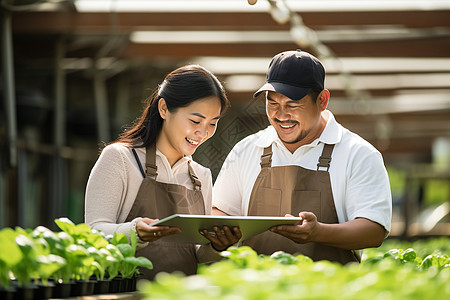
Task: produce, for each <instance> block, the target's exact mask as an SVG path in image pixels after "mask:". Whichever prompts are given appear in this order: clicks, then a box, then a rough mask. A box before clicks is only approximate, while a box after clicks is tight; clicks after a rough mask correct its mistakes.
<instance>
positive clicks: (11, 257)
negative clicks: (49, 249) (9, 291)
mask: <svg viewBox="0 0 450 300" xmlns="http://www.w3.org/2000/svg"><path fill="white" fill-rule="evenodd" d="M16 236H17V234H16V233H15V232H14V230H13V229H11V228H4V229H2V230H1V231H0V285H2V286H3V287H5V288H8V287H9V285H10V283H11V279H10V276H9V271H10V269H11V267H12V266H14V265H16V264H18V263H19V262H20V261H21V260H22V258H23V254H22V251H20V249H19V246H18V245H17V244H16V241H15V239H16Z"/></svg>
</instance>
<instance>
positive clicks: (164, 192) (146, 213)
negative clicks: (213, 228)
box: [126, 145, 205, 280]
mask: <svg viewBox="0 0 450 300" xmlns="http://www.w3.org/2000/svg"><path fill="white" fill-rule="evenodd" d="M133 153H134V155H135V157H136V160H137V162H138V164H139V167H140V169H141V173H142V176H143V177H144V179H143V180H142V183H141V186H140V188H139V191H138V194H137V196H136V200H135V201H134V204H133V206H132V208H131V210H130V213H129V214H128V217H127V219H126V222H129V221H131V220H133V219H135V218H137V217H147V218H151V219H162V218H165V217H168V216H170V215H172V214H199V215H204V214H205V204H204V201H203V195H202V192H201V182H200V180H198V178H197V176H196V175H195V173H194V170H193V168H192V167H191V165H190V163H188V171H189V176H190V177H191V180H192V184H193V186H194V189H193V190H190V189H188V188H186V187H184V186H182V185H178V184H170V183H162V182H158V181H156V177H157V175H158V173H157V167H156V148H155V146H154V145H153V146H150V147H147V149H146V162H145V166H146V171H145V173H144V170H143V169H142V165H141V163H140V161H139V159H138V157H137V154H136V152H135V151H134V149H133ZM136 256H145V257H147V258H148V259H150V260H151V262H152V263H153V270H148V269H145V268H143V269H141V270H140V271H141V273H143V278H145V279H149V280H151V279H153V278H154V277H155V275H156V274H157V273H159V272H168V273H171V272H174V271H181V272H183V273H185V274H186V275H191V274H195V273H197V265H198V261H197V257H196V254H195V245H192V244H183V243H174V242H165V241H164V238H161V239H159V240H157V241H155V242H150V243H149V244H148V245H147V246H146V247H144V248H142V249H140V250H138V251H136Z"/></svg>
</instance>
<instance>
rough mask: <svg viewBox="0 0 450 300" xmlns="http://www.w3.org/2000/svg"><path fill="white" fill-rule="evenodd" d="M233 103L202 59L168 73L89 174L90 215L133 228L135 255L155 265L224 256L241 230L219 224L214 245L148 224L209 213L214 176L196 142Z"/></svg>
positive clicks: (106, 226)
mask: <svg viewBox="0 0 450 300" xmlns="http://www.w3.org/2000/svg"><path fill="white" fill-rule="evenodd" d="M228 106H229V101H228V99H227V97H226V94H225V91H224V89H223V87H222V85H221V84H220V82H219V81H218V80H217V78H216V77H215V76H214V75H213V74H212V73H210V72H209V71H207V70H206V69H204V68H203V67H201V66H198V65H188V66H184V67H181V68H178V69H176V70H174V71H172V72H171V73H169V74H168V75H167V76H166V78H165V79H164V81H163V83H162V84H161V85H160V86H159V88H158V90H157V91H155V93H154V94H153V96H152V97H151V98H150V101H149V102H148V104H147V106H146V108H145V110H144V112H143V114H142V115H141V117H140V118H139V119H138V121H137V123H136V124H135V125H134V126H133V127H131V128H130V129H128V130H127V131H125V132H124V133H123V134H122V135H121V136H120V137H119V138H118V139H117V141H115V142H114V143H112V144H110V145H108V146H106V147H105V148H104V149H103V151H102V153H101V155H100V157H99V159H98V161H97V162H96V164H95V166H94V167H93V169H92V171H91V174H90V176H89V180H88V184H87V188H86V198H85V201H86V205H85V221H86V223H87V224H89V225H90V226H91V227H92V228H93V229H97V230H101V231H102V232H104V233H105V234H112V233H114V232H117V233H124V234H126V235H127V236H129V234H130V230H131V229H133V230H135V231H136V233H137V235H138V238H139V241H140V243H141V244H142V245H140V246H141V247H140V249H139V250H138V251H137V253H136V255H137V256H146V257H147V258H149V259H150V260H151V261H152V262H153V265H154V269H153V270H146V269H145V270H142V271H143V273H144V278H146V279H152V278H153V277H154V276H155V275H156V274H157V273H158V272H161V271H164V272H173V271H182V272H184V273H185V274H186V275H190V274H195V273H196V272H197V264H198V263H205V262H211V261H214V260H218V259H220V256H219V255H218V251H221V250H224V249H226V248H227V247H228V246H229V245H231V244H234V243H236V242H237V241H238V240H239V239H240V237H241V234H240V232H239V230H235V229H232V230H231V229H230V228H223V230H224V233H223V234H222V231H221V230H219V228H217V230H216V237H213V236H212V235H208V234H205V236H206V237H207V238H208V239H209V240H210V241H211V243H212V244H208V245H202V246H200V245H190V244H178V243H177V244H176V243H171V242H165V241H164V238H163V237H164V236H167V235H170V234H177V233H179V232H180V229H179V228H176V227H161V226H154V227H151V226H149V225H151V224H152V223H154V222H156V221H158V220H159V219H161V218H164V217H167V216H169V215H172V214H175V213H180V214H211V203H212V178H211V172H210V170H209V169H207V168H205V167H203V166H201V165H200V164H198V163H196V162H194V161H192V158H191V155H192V154H193V153H194V152H195V150H196V148H197V147H198V146H199V145H200V144H202V143H203V142H205V141H206V140H207V139H209V138H210V137H211V136H212V135H213V134H214V132H215V130H216V126H217V122H218V121H219V118H220V117H221V115H222V114H223V113H224V112H225V111H226V109H227V108H228Z"/></svg>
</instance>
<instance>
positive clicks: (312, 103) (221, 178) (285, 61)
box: [213, 50, 392, 264]
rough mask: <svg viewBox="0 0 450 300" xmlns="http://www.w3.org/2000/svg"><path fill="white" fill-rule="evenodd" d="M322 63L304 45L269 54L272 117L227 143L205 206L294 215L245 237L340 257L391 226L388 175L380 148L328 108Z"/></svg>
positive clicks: (272, 247)
mask: <svg viewBox="0 0 450 300" xmlns="http://www.w3.org/2000/svg"><path fill="white" fill-rule="evenodd" d="M324 80H325V69H324V67H323V66H322V64H321V62H320V61H319V60H318V59H317V58H316V57H314V56H312V55H311V54H309V53H306V52H304V51H300V50H297V51H286V52H283V53H280V54H277V55H276V56H275V57H274V58H273V59H272V61H271V63H270V65H269V69H268V73H267V79H266V83H265V84H264V85H263V86H262V87H261V88H260V89H259V90H258V91H257V92H256V93H255V95H254V96H255V97H257V96H258V95H260V94H264V95H265V97H266V112H267V116H268V118H269V121H270V124H271V125H270V126H269V127H267V128H266V129H264V130H261V131H259V132H257V133H255V134H253V135H250V136H248V137H247V138H245V139H243V140H242V141H240V142H239V143H237V144H236V145H235V147H234V148H233V149H232V151H231V152H230V153H229V155H228V157H227V158H226V160H225V162H224V164H223V166H222V169H221V171H220V173H219V175H218V177H217V180H216V182H215V184H214V189H213V206H214V208H213V213H214V214H222V215H223V214H225V215H249V216H250V215H256V216H285V215H286V216H300V217H302V219H303V221H302V223H301V224H296V225H279V226H275V227H273V228H271V229H270V231H267V232H265V233H263V234H260V235H257V236H256V237H253V238H251V239H249V240H246V241H243V245H249V246H251V247H252V248H253V249H255V250H256V251H257V252H258V253H262V254H268V255H270V254H272V253H273V252H275V251H278V250H283V251H285V252H289V253H301V254H304V255H307V256H309V257H311V258H312V259H313V260H322V259H327V260H331V261H337V262H340V263H342V264H346V263H349V262H353V261H359V260H360V255H361V252H362V251H358V250H361V249H364V248H368V247H377V246H379V245H380V244H381V243H382V242H383V240H384V238H385V237H386V236H387V235H388V233H389V231H390V226H391V214H392V199H391V192H390V186H389V179H388V175H387V172H386V169H385V167H384V163H383V158H382V156H381V154H380V153H379V151H377V150H376V149H375V148H374V147H373V146H372V145H370V144H369V143H368V142H366V141H365V140H363V139H362V138H361V137H359V136H358V135H356V134H354V133H352V132H350V131H349V130H347V129H345V128H344V127H342V126H341V125H340V124H339V123H337V122H336V120H335V118H334V116H333V114H332V113H331V112H330V111H329V110H327V109H326V108H327V105H328V101H329V98H330V92H329V91H328V90H326V89H324Z"/></svg>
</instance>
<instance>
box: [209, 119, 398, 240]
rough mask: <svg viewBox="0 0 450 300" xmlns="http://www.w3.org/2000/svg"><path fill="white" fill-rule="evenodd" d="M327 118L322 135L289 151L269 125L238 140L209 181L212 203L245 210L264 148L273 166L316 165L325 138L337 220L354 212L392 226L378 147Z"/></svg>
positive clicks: (230, 209) (240, 211)
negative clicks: (269, 151)
mask: <svg viewBox="0 0 450 300" xmlns="http://www.w3.org/2000/svg"><path fill="white" fill-rule="evenodd" d="M323 113H324V114H326V115H327V118H328V122H327V125H326V127H325V129H324V131H323V132H322V134H321V136H320V137H319V138H318V139H316V140H314V141H313V142H312V143H311V144H308V145H304V146H301V147H299V148H298V149H297V150H296V151H295V152H294V153H291V152H290V151H289V150H288V149H287V148H286V147H285V146H284V145H283V143H282V142H281V140H280V139H279V138H278V135H277V133H276V131H275V129H274V128H273V127H272V126H269V127H267V128H266V129H264V130H261V131H259V132H257V133H255V134H252V135H250V136H248V137H246V138H245V139H243V140H242V141H240V142H239V143H237V144H236V145H235V146H234V148H233V149H232V150H231V152H230V153H229V154H228V156H227V158H226V160H225V162H224V164H223V166H222V169H221V170H220V173H219V175H218V177H217V180H216V182H215V183H214V187H213V206H214V207H217V208H218V209H220V210H221V211H223V212H225V213H227V214H229V215H243V216H245V215H247V213H248V205H249V200H250V194H251V192H252V189H253V185H254V183H255V181H256V178H257V177H258V174H259V172H260V171H261V166H260V161H261V155H262V153H263V149H264V148H265V147H267V146H269V145H271V144H272V151H273V155H272V166H286V165H296V166H300V167H303V168H306V169H310V170H317V163H318V161H319V157H320V156H321V154H322V150H323V146H324V144H335V147H334V150H333V153H332V157H331V163H330V168H329V173H330V179H331V187H332V192H333V198H334V203H335V206H336V212H337V216H338V220H339V223H343V222H346V221H349V220H353V219H355V218H366V219H369V220H372V221H374V222H376V223H378V224H380V225H381V226H383V227H384V228H385V230H386V236H387V234H388V233H389V232H390V230H391V216H392V197H391V190H390V185H389V178H388V175H387V172H386V168H385V166H384V162H383V158H382V156H381V154H380V152H379V151H378V150H377V149H375V147H373V146H372V145H371V144H370V143H368V142H367V141H365V140H364V139H362V138H361V137H360V136H358V135H356V134H355V133H352V132H350V131H349V130H347V129H345V128H344V127H343V126H342V125H340V124H338V123H337V122H336V120H335V118H334V116H333V114H332V113H331V112H330V111H328V110H325V111H324V112H323Z"/></svg>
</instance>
